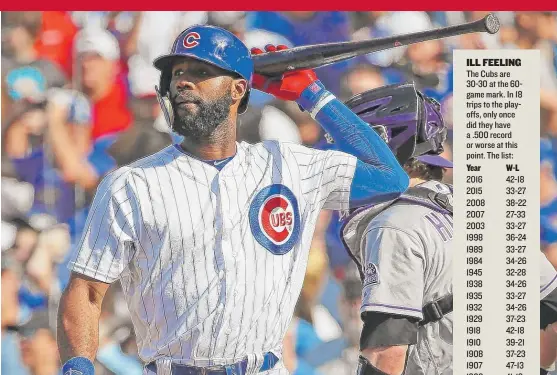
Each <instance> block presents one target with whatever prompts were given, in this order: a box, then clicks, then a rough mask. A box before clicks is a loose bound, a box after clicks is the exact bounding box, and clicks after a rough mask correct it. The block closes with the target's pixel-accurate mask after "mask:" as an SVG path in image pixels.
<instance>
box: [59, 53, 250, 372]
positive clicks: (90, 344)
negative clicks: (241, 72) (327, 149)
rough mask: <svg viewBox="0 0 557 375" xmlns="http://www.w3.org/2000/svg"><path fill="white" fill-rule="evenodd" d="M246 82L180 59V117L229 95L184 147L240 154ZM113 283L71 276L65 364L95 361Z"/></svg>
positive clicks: (62, 327)
mask: <svg viewBox="0 0 557 375" xmlns="http://www.w3.org/2000/svg"><path fill="white" fill-rule="evenodd" d="M247 88H248V83H247V81H246V80H245V79H242V78H237V77H235V76H233V75H231V74H230V73H229V72H226V71H224V70H222V69H219V68H217V67H215V66H213V65H210V64H207V63H204V62H201V61H197V60H194V59H190V58H183V59H180V60H177V61H176V62H175V64H174V66H173V67H172V81H171V83H170V96H171V98H175V100H174V101H175V104H176V105H177V108H176V114H177V115H178V116H182V115H184V116H187V115H188V114H193V115H195V114H196V112H197V111H198V110H199V104H196V102H197V103H201V102H211V101H214V100H216V99H219V98H221V97H223V96H224V95H226V94H228V95H230V97H231V99H232V103H231V105H230V111H229V116H228V117H227V119H226V120H225V121H223V122H222V123H220V124H218V126H217V127H216V128H215V130H214V131H213V132H212V133H211V134H210V135H209V136H208V137H206V138H205V139H201V140H195V142H193V140H191V139H188V137H187V136H185V137H184V142H183V143H182V145H181V146H182V148H183V149H184V150H186V151H187V152H189V153H191V154H192V155H195V156H196V157H198V158H200V159H204V160H216V159H224V158H226V157H230V156H233V155H234V154H235V153H236V142H235V141H236V120H237V117H238V107H239V105H240V102H241V100H242V98H243V97H244V95H245V94H246V92H247ZM109 286H110V284H107V283H103V282H100V281H97V280H95V279H92V278H89V277H87V276H84V275H81V274H78V273H75V272H73V273H72V275H71V278H70V281H69V284H68V287H67V288H66V289H65V290H64V293H63V295H62V298H61V300H60V308H59V311H58V333H57V336H58V337H57V341H58V349H59V352H60V358H61V360H62V363H64V362H66V361H67V360H69V359H71V358H73V357H76V356H82V357H86V358H89V359H90V360H91V361H93V360H94V359H95V357H96V354H97V350H98V347H99V319H100V316H101V308H102V302H103V299H104V296H105V294H106V292H107V290H108V288H109Z"/></svg>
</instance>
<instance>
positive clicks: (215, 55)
mask: <svg viewBox="0 0 557 375" xmlns="http://www.w3.org/2000/svg"><path fill="white" fill-rule="evenodd" d="M177 57H191V58H194V59H197V60H202V61H204V62H206V63H209V64H212V65H215V66H217V67H219V68H221V69H224V70H226V71H229V72H233V73H236V74H238V75H239V76H240V77H242V78H244V79H245V80H246V81H248V88H247V92H246V94H245V96H244V97H243V98H242V102H241V103H240V107H239V113H243V112H245V110H246V108H247V104H248V100H249V90H250V87H251V81H252V75H253V61H252V59H251V55H250V51H249V49H248V48H247V47H246V46H245V45H244V43H242V41H241V40H240V39H238V37H236V36H235V35H234V34H232V33H231V32H229V31H227V30H224V29H221V28H219V27H215V26H208V25H196V26H191V27H189V28H187V29H185V30H184V31H182V33H181V34H180V35H179V36H178V38H176V40H175V41H174V44H172V48H171V50H170V53H169V54H167V55H163V56H160V57H158V58H156V59H155V61H153V65H154V66H155V68H157V69H158V70H160V72H161V76H160V81H159V87H158V88H157V95H158V97H159V101H160V103H161V107H162V110H163V112H164V114H165V117H166V120H167V121H168V123H169V125H170V126H172V122H173V118H172V116H173V114H174V112H173V110H172V105H171V103H170V100H169V99H168V91H169V90H170V81H171V78H172V77H171V70H172V61H173V60H175V59H176V58H177Z"/></svg>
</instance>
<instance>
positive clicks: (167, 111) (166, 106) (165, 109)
mask: <svg viewBox="0 0 557 375" xmlns="http://www.w3.org/2000/svg"><path fill="white" fill-rule="evenodd" d="M155 91H156V93H157V99H158V100H159V105H160V106H161V110H162V113H163V115H164V118H165V119H166V122H167V123H168V126H170V129H172V126H173V124H174V109H173V108H172V102H171V101H170V99H169V98H168V91H166V93H165V94H162V93H161V92H160V90H159V88H158V87H157V86H155Z"/></svg>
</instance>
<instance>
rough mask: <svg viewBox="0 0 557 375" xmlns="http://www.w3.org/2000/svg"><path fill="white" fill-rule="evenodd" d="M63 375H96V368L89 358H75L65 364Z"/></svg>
mask: <svg viewBox="0 0 557 375" xmlns="http://www.w3.org/2000/svg"><path fill="white" fill-rule="evenodd" d="M62 374H63V375H95V366H94V365H93V362H91V360H90V359H89V358H85V357H73V358H72V359H69V360H68V361H67V362H66V363H64V367H62Z"/></svg>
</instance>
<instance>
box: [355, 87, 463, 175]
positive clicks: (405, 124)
mask: <svg viewBox="0 0 557 375" xmlns="http://www.w3.org/2000/svg"><path fill="white" fill-rule="evenodd" d="M345 104H346V106H347V107H348V108H350V109H351V110H352V111H353V112H354V113H356V114H357V115H358V116H359V117H360V118H361V119H362V120H364V121H365V122H367V123H368V124H370V125H371V127H372V128H373V129H375V131H377V132H378V133H379V134H380V135H381V137H382V138H383V139H384V140H385V141H386V142H387V143H388V144H389V147H390V149H391V151H393V153H394V154H395V155H396V158H397V160H398V162H399V163H400V164H401V165H404V164H405V163H406V162H407V161H408V160H409V159H411V158H416V159H418V160H420V161H422V162H424V163H427V164H432V165H436V166H440V167H443V168H452V166H453V165H452V162H450V161H448V160H446V159H444V158H443V157H441V156H439V154H441V153H442V152H443V151H444V149H443V143H444V142H445V139H446V138H447V128H446V127H445V124H444V122H443V117H442V116H441V113H440V105H439V103H438V102H437V101H436V100H434V99H432V98H427V97H425V96H424V95H423V94H422V93H421V92H419V91H417V90H416V88H415V87H414V84H412V83H405V84H399V85H389V86H384V87H380V88H377V89H374V90H369V91H366V92H363V93H361V94H358V95H356V96H353V97H352V98H350V99H348V100H347V101H346V103H345Z"/></svg>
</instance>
